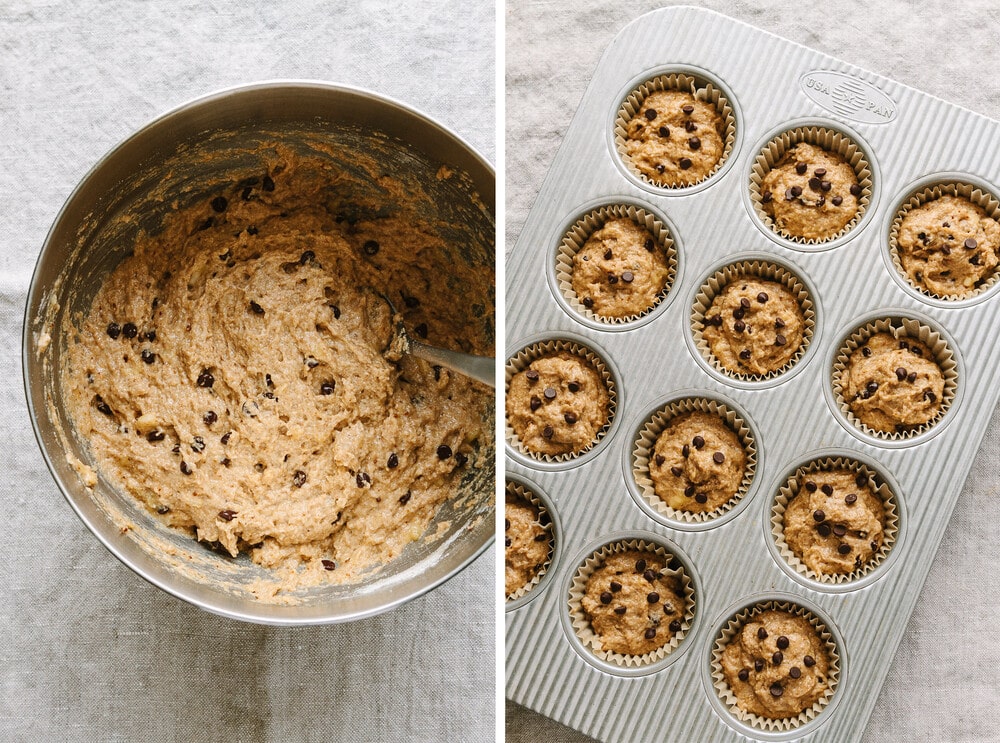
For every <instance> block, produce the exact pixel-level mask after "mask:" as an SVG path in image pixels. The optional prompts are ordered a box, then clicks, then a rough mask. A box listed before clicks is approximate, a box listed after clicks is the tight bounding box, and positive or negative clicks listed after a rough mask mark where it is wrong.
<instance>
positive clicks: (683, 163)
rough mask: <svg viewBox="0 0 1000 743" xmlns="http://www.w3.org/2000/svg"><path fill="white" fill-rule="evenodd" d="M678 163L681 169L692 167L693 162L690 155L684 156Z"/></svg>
mask: <svg viewBox="0 0 1000 743" xmlns="http://www.w3.org/2000/svg"><path fill="white" fill-rule="evenodd" d="M677 164H678V165H679V166H680V168H681V170H687V169H688V168H690V167H691V164H692V163H691V158H689V157H682V158H681V159H680V162H678V163H677Z"/></svg>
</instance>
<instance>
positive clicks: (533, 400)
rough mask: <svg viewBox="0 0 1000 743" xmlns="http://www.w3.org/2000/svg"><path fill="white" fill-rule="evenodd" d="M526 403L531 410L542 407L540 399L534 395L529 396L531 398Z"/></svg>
mask: <svg viewBox="0 0 1000 743" xmlns="http://www.w3.org/2000/svg"><path fill="white" fill-rule="evenodd" d="M528 404H529V405H530V406H531V410H532V411H535V410H538V409H539V408H540V407H542V401H541V399H540V398H538V397H536V396H535V395H532V396H531V400H530V402H529V403H528Z"/></svg>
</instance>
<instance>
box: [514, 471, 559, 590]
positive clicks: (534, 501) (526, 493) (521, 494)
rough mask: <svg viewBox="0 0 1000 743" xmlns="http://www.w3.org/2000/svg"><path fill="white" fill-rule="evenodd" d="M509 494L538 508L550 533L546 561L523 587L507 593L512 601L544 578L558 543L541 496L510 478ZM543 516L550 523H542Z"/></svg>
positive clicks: (543, 525)
mask: <svg viewBox="0 0 1000 743" xmlns="http://www.w3.org/2000/svg"><path fill="white" fill-rule="evenodd" d="M507 495H513V496H514V497H516V498H520V499H521V500H523V501H526V502H527V503H530V504H531V505H533V506H534V507H535V508H536V509H538V523H539V524H540V525H541V527H542V528H543V529H544V530H545V532H546V533H547V534H548V535H549V556H548V558H547V559H546V560H545V562H544V563H542V566H541V567H540V568H539V569H538V571H537V572H536V573H535V575H534V576H532V578H531V580H529V581H528V582H527V583H525V584H524V585H523V586H522V587H521V588H519V589H518V590H516V591H514V592H513V593H509V594H507V597H506V600H507V601H508V602H510V601H517V600H518V599H519V598H521V597H522V596H526V595H528V594H529V593H531V591H533V590H534V589H535V586H537V585H538V583H539V582H540V581H541V580H542V576H544V575H545V573H546V572H548V569H549V568H550V567H551V566H552V556H553V555H554V554H555V551H556V543H555V542H556V540H555V533H554V531H553V529H552V519H551V517H548V513H549V509H547V508H546V507H545V504H544V503H543V502H542V500H541V498H539V497H538V496H537V495H535V493H534V492H533V491H532V490H529V489H528V488H526V487H525V486H523V485H522V484H521V483H519V482H513V481H510V480H508V481H507ZM505 502H506V501H505ZM542 516H546V517H548V523H542Z"/></svg>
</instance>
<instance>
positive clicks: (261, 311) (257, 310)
mask: <svg viewBox="0 0 1000 743" xmlns="http://www.w3.org/2000/svg"><path fill="white" fill-rule="evenodd" d="M250 311H251V312H252V313H254V314H255V315H263V314H264V308H263V307H261V306H260V305H259V304H257V303H256V302H254V301H253V300H252V299H251V300H250Z"/></svg>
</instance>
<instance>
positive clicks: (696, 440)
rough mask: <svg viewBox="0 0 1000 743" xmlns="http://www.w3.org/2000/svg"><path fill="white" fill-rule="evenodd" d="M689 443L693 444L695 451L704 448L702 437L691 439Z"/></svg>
mask: <svg viewBox="0 0 1000 743" xmlns="http://www.w3.org/2000/svg"><path fill="white" fill-rule="evenodd" d="M691 443H692V444H694V448H695V449H701V448H702V447H704V446H705V439H704V437H702V436H695V437H694V438H693V439H691Z"/></svg>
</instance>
